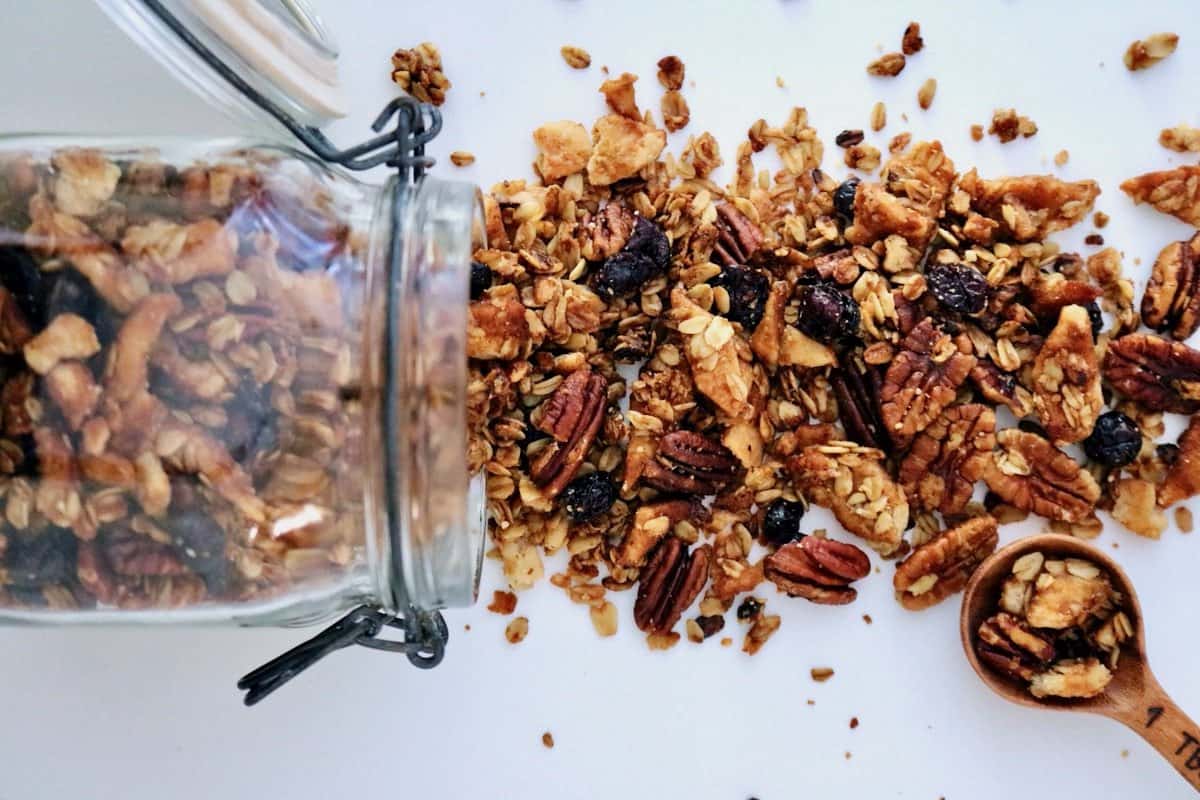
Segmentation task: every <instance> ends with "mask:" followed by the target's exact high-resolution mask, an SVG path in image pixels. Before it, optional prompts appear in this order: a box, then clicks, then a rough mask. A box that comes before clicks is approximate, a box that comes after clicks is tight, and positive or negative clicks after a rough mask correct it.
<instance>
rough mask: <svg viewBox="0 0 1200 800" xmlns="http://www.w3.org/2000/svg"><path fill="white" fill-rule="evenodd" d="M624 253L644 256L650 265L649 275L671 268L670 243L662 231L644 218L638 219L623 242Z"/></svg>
mask: <svg viewBox="0 0 1200 800" xmlns="http://www.w3.org/2000/svg"><path fill="white" fill-rule="evenodd" d="M624 252H627V253H637V254H638V255H642V256H645V257H646V258H648V259H649V260H650V263H651V265H652V266H651V274H654V275H658V274H661V273H663V272H666V271H667V267H669V266H671V242H670V240H669V239H667V235H666V234H665V233H663V232H662V229H661V228H659V227H658V226H657V225H655V224H654V223H653V222H651V221H650V220H648V219H646V218H645V217H638V218H637V221H636V222H634V224H633V233H631V234H630V235H629V239H628V241H626V242H625V247H624Z"/></svg>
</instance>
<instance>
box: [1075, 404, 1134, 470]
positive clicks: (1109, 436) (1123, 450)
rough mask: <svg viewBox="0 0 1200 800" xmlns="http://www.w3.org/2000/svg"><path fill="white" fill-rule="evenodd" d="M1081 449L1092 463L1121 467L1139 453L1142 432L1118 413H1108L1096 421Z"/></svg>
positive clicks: (1130, 420)
mask: <svg viewBox="0 0 1200 800" xmlns="http://www.w3.org/2000/svg"><path fill="white" fill-rule="evenodd" d="M1083 449H1084V452H1086V453H1087V455H1088V458H1090V459H1092V460H1093V461H1098V462H1100V463H1101V464H1105V465H1107V466H1110V467H1123V466H1125V465H1126V464H1129V463H1130V462H1132V461H1133V460H1134V459H1135V458H1137V457H1138V453H1140V452H1141V450H1142V431H1141V430H1140V429H1139V428H1138V426H1137V423H1136V422H1134V421H1133V420H1132V419H1130V418H1129V417H1128V416H1126V415H1125V414H1122V413H1121V412H1120V411H1108V412H1105V413H1103V414H1101V415H1100V417H1099V419H1097V420H1096V426H1095V427H1094V428H1092V432H1091V434H1090V435H1089V436H1088V437H1087V438H1086V439H1084V440H1083Z"/></svg>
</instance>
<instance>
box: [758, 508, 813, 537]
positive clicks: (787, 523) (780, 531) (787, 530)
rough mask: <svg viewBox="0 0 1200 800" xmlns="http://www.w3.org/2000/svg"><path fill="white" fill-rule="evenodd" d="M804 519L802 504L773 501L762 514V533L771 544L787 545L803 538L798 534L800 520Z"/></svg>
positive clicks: (801, 534)
mask: <svg viewBox="0 0 1200 800" xmlns="http://www.w3.org/2000/svg"><path fill="white" fill-rule="evenodd" d="M803 517H804V504H803V503H800V502H792V501H790V500H783V499H779V500H773V501H772V502H771V504H770V505H769V506H767V510H766V511H765V512H763V521H762V533H763V536H764V537H766V539H767V541H768V542H770V543H771V544H775V545H782V544H787V543H788V542H790V541H792V540H793V539H799V538H802V537H803V536H804V534H803V533H801V532H800V520H801V518H803Z"/></svg>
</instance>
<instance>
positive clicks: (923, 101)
mask: <svg viewBox="0 0 1200 800" xmlns="http://www.w3.org/2000/svg"><path fill="white" fill-rule="evenodd" d="M936 93H937V80H936V79H935V78H929V79H927V80H926V81H925V82H924V83H922V84H921V88H920V89H917V105H919V106H920V107H921V109H922V110H925V109H928V108H929V107H930V106H931V105H933V96H934V94H936Z"/></svg>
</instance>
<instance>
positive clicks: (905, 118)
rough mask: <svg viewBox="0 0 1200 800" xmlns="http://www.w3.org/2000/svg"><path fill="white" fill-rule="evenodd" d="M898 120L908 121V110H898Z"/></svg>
mask: <svg viewBox="0 0 1200 800" xmlns="http://www.w3.org/2000/svg"><path fill="white" fill-rule="evenodd" d="M900 121H901V122H908V112H905V111H902V112H900Z"/></svg>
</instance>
